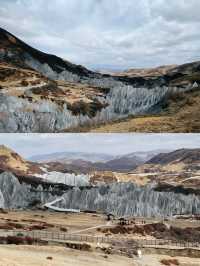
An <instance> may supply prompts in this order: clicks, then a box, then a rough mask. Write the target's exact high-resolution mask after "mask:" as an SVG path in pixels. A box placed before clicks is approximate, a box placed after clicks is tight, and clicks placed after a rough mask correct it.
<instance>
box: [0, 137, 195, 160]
mask: <svg viewBox="0 0 200 266" xmlns="http://www.w3.org/2000/svg"><path fill="white" fill-rule="evenodd" d="M0 144H3V145H6V146H8V147H10V148H12V149H13V150H15V151H16V152H18V153H19V154H21V155H23V156H24V157H26V158H28V157H30V156H32V155H41V154H51V153H55V152H66V151H68V152H89V153H105V154H111V155H123V154H128V153H132V152H136V151H153V150H157V149H162V150H163V149H164V150H176V149H180V148H200V134H0Z"/></svg>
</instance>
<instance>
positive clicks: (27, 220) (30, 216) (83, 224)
mask: <svg viewBox="0 0 200 266" xmlns="http://www.w3.org/2000/svg"><path fill="white" fill-rule="evenodd" d="M143 221H145V222H146V223H154V222H161V223H162V222H164V223H166V224H168V225H173V226H176V227H178V228H185V227H200V221H198V220H181V219H180V220H179V219H177V220H175V219H172V220H168V221H163V219H162V218H160V219H159V218H158V219H155V218H145V219H144V218H137V219H136V222H137V223H138V224H141V223H143ZM45 223H46V224H47V227H46V228H44V230H47V231H56V232H64V231H63V229H66V231H65V232H68V233H74V232H80V234H87V235H94V236H97V235H104V234H102V232H100V231H99V230H97V228H98V227H102V228H103V227H104V228H106V227H108V226H109V227H110V225H112V223H110V222H109V223H108V221H107V217H106V216H105V215H103V214H90V213H79V214H75V213H74V214H73V213H68V214H67V213H59V212H50V211H8V212H7V213H0V229H3V228H1V226H2V225H9V224H11V225H12V224H14V225H15V224H19V225H22V226H24V229H25V230H26V229H28V228H31V227H32V226H37V225H42V224H44V225H45ZM48 225H50V226H48ZM113 226H116V222H115V224H113ZM88 228H91V229H89V230H86V229H88ZM5 229H6V228H5ZM13 229H14V228H13ZM16 229H19V230H20V229H23V228H20V227H19V228H18V227H17V228H16ZM31 230H34V228H33V229H31ZM35 230H37V228H36V229H35ZM84 230H85V231H84ZM129 237H130V236H129ZM134 237H135V238H138V236H137V235H134ZM140 237H141V236H140ZM0 266H1V265H0Z"/></svg>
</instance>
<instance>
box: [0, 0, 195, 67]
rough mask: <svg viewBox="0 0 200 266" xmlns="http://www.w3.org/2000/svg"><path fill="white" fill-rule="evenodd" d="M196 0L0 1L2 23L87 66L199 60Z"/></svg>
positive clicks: (34, 42) (30, 40)
mask: <svg viewBox="0 0 200 266" xmlns="http://www.w3.org/2000/svg"><path fill="white" fill-rule="evenodd" d="M199 10H200V1H199V0H167V1H166V0H139V1H138V0H123V1H122V0H48V1H45V0H0V26H1V27H3V28H5V29H7V30H8V31H10V32H12V33H14V34H16V35H17V36H19V37H20V38H22V39H23V40H24V41H26V42H28V43H29V44H31V45H33V46H34V47H36V48H39V49H41V50H43V51H46V52H50V53H53V54H57V55H59V56H62V57H64V58H66V59H68V60H70V61H72V62H75V63H77V64H83V65H86V66H87V67H89V68H93V69H94V68H98V69H99V68H106V69H109V68H110V69H126V68H130V67H151V66H157V65H163V64H174V63H177V64H180V63H184V62H189V61H195V60H200V31H199V28H200V15H199Z"/></svg>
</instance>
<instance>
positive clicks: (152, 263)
mask: <svg viewBox="0 0 200 266" xmlns="http://www.w3.org/2000/svg"><path fill="white" fill-rule="evenodd" d="M162 260H166V261H170V260H176V261H177V262H178V263H179V264H177V265H179V266H200V258H199V259H196V258H188V257H169V256H163V255H156V254H155V255H154V254H152V255H144V256H142V258H141V259H138V260H137V264H136V265H138V266H165V265H164V264H162V263H161V261H162ZM170 266H174V264H170Z"/></svg>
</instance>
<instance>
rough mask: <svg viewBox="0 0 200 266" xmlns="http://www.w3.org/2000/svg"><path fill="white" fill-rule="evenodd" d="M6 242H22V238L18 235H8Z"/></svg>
mask: <svg viewBox="0 0 200 266" xmlns="http://www.w3.org/2000/svg"><path fill="white" fill-rule="evenodd" d="M7 244H14V245H19V244H24V239H23V238H22V237H18V236H8V237H7Z"/></svg>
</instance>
